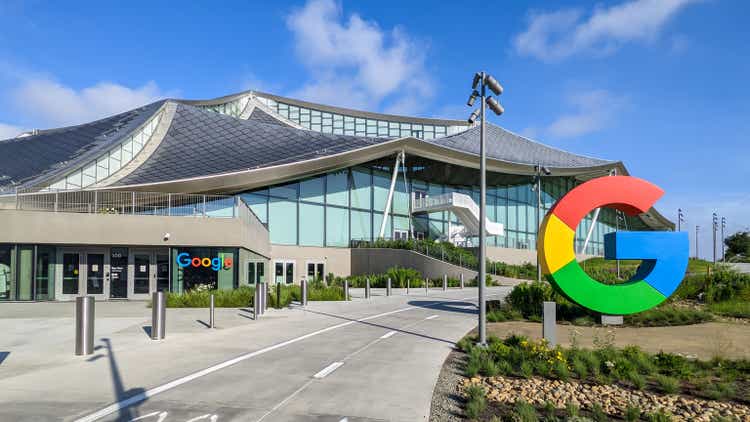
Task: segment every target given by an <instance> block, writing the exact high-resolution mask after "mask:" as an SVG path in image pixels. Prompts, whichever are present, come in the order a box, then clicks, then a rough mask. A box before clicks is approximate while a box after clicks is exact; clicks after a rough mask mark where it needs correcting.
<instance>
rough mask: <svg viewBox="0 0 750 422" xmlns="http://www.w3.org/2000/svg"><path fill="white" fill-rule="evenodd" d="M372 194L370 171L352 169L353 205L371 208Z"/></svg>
mask: <svg viewBox="0 0 750 422" xmlns="http://www.w3.org/2000/svg"><path fill="white" fill-rule="evenodd" d="M371 195H372V189H371V180H370V173H369V172H367V173H365V172H364V171H361V170H352V207H356V208H364V209H368V210H369V209H370V204H371V202H372V201H371V200H370V199H371V198H370V197H371ZM352 229H353V227H352Z"/></svg>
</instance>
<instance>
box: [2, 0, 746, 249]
mask: <svg viewBox="0 0 750 422" xmlns="http://www.w3.org/2000/svg"><path fill="white" fill-rule="evenodd" d="M469 6H470V4H469V3H464V4H458V3H449V2H434V1H430V2H427V1H409V2H403V1H398V2H395V1H393V2H391V1H378V2H371V1H361V2H355V1H338V2H337V1H334V0H307V1H305V0H300V1H291V2H286V1H274V2H268V1H264V2H255V1H237V2H233V1H225V2H180V3H174V2H146V1H129V2H101V1H96V2H94V1H91V2H86V1H80V2H51V1H50V2H42V1H15V0H4V1H3V2H0V28H2V29H0V139H4V138H8V137H12V136H15V135H16V134H18V133H19V132H21V131H24V130H29V129H33V128H49V127H57V126H62V125H70V124H78V123H83V122H86V121H91V120H94V119H97V118H99V117H103V116H106V115H111V114H115V113H118V112H121V111H124V110H127V109H130V108H134V107H137V106H140V105H142V104H146V103H148V102H151V101H154V100H156V99H159V98H164V97H173V98H188V99H208V98H214V97H219V96H223V95H227V94H230V93H235V92H238V91H242V90H246V89H257V90H261V91H269V92H273V93H276V94H279V95H284V96H291V97H294V98H298V99H304V100H309V101H314V102H322V103H326V104H331V105H338V106H343V107H352V108H358V109H366V110H371V111H380V112H387V113H397V114H409V115H417V116H424V117H445V118H456V119H464V118H466V117H467V116H468V114H470V112H471V110H470V109H469V108H468V107H467V106H466V104H465V102H466V99H467V97H468V94H469V93H470V85H471V79H472V76H473V74H474V72H476V71H479V70H485V71H487V72H489V73H490V74H492V75H493V76H495V78H496V79H497V80H499V81H500V82H501V84H503V86H504V88H505V92H504V93H503V94H502V96H501V98H500V102H501V103H502V104H503V106H504V107H505V113H504V114H503V115H502V116H500V117H497V116H493V117H492V118H491V120H492V122H493V123H495V124H498V125H501V126H503V127H505V128H506V129H509V130H511V131H514V132H517V133H520V134H523V135H525V136H528V137H531V138H533V139H535V140H538V141H540V142H543V143H546V144H548V145H552V146H555V147H558V148H562V149H564V150H568V151H572V152H575V153H578V154H584V155H590V156H595V157H600V158H606V159H612V160H621V161H623V162H624V163H625V165H626V167H627V168H628V170H629V171H630V173H631V174H632V175H634V176H638V177H642V178H644V179H646V180H649V181H651V182H653V183H656V184H657V185H659V186H660V187H662V188H663V189H664V190H665V191H666V194H665V196H664V197H663V198H662V199H661V200H660V201H659V202H658V203H657V205H656V207H657V209H658V210H660V211H661V212H662V213H663V214H664V215H666V216H667V217H668V218H670V219H671V220H672V221H676V218H677V209H678V208H682V210H683V212H684V214H685V220H686V221H685V222H684V223H683V229H685V230H689V231H690V233H691V255H694V253H695V239H694V234H695V227H696V225H699V226H700V232H699V238H698V239H699V242H698V243H699V249H700V255H701V257H704V258H711V246H712V245H711V242H712V241H711V238H712V230H711V214H712V213H713V212H716V213H717V214H718V215H719V216H725V217H726V219H727V229H726V230H725V233H726V234H729V233H734V232H736V231H739V230H748V227H749V226H750V211H748V206H749V205H750V186H749V185H750V139H748V134H750V77H749V76H748V75H750V54H748V52H750V26H749V25H747V17H748V16H750V2H746V1H742V0H614V1H598V2H588V1H567V2H550V1H546V2H545V1H528V2H489V3H487V2H485V3H477V4H476V5H474V6H472V7H469Z"/></svg>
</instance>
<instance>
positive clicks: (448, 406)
mask: <svg viewBox="0 0 750 422" xmlns="http://www.w3.org/2000/svg"><path fill="white" fill-rule="evenodd" d="M464 356H465V355H464V354H463V353H461V352H460V351H457V350H453V351H452V352H451V353H450V354H449V355H448V357H447V358H445V362H444V363H443V368H442V369H441V370H440V375H439V376H438V380H437V383H436V384H435V390H434V391H433V392H432V405H431V406H430V421H439V422H458V421H464V420H465V418H464V412H463V403H464V400H463V397H461V396H460V395H459V392H458V388H459V384H460V383H461V382H462V381H463V379H464V377H463V375H462V374H461V367H462V364H463V360H464Z"/></svg>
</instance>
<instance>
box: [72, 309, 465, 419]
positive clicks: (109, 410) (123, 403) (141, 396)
mask: <svg viewBox="0 0 750 422" xmlns="http://www.w3.org/2000/svg"><path fill="white" fill-rule="evenodd" d="M467 299H471V298H466V299H458V300H467ZM455 301H456V299H451V300H444V301H442V302H435V303H433V304H430V305H427V306H423V307H418V306H409V307H406V308H401V309H395V310H393V311H389V312H383V313H381V314H377V315H371V316H368V317H364V318H360V319H356V320H352V321H347V322H342V323H340V324H336V325H332V326H330V327H326V328H323V329H320V330H317V331H313V332H311V333H308V334H305V335H303V336H300V337H295V338H293V339H290V340H286V341H283V342H281V343H276V344H274V345H272V346H268V347H266V348H263V349H260V350H256V351H254V352H250V353H245V354H242V355H240V356H237V357H236V358H233V359H229V360H227V361H224V362H221V363H218V364H216V365H214V366H210V367H208V368H205V369H202V370H200V371H198V372H194V373H192V374H189V375H186V376H184V377H182V378H178V379H176V380H173V381H170V382H168V383H166V384H162V385H160V386H157V387H154V388H150V389H148V390H146V391H144V392H142V393H138V394H136V395H134V396H131V397H128V398H126V399H124V400H120V401H118V402H116V403H113V404H111V405H109V406H107V407H105V408H103V409H101V410H98V411H96V412H94V413H91V414H89V415H87V416H84V417H82V418H80V419H77V420H76V422H93V421H95V420H98V419H101V418H103V417H105V416H108V415H111V414H113V413H115V412H117V411H119V410H120V409H124V408H126V407H128V406H132V405H134V404H136V403H140V402H142V401H144V400H147V399H149V398H151V397H154V396H156V395H157V394H160V393H163V392H165V391H168V390H171V389H173V388H175V387H179V386H180V385H182V384H186V383H188V382H190V381H193V380H196V379H198V378H201V377H205V376H206V375H209V374H212V373H214V372H216V371H219V370H222V369H224V368H226V367H228V366H232V365H235V364H237V363H239V362H242V361H245V360H247V359H251V358H254V357H256V356H260V355H262V354H265V353H268V352H271V351H273V350H276V349H280V348H282V347H286V346H289V345H290V344H294V343H297V342H300V341H302V340H306V339H308V338H311V337H315V336H317V335H320V334H323V333H327V332H329V331H333V330H337V329H339V328H343V327H347V326H349V325H352V324H356V323H358V322H364V321H368V320H371V319H376V318H381V317H384V316H388V315H393V314H398V313H401V312H405V311H413V310H416V309H424V308H428V307H432V306H439V305H442V304H444V303H450V302H455Z"/></svg>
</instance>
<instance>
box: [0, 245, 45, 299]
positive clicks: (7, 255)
mask: <svg viewBox="0 0 750 422" xmlns="http://www.w3.org/2000/svg"><path fill="white" fill-rule="evenodd" d="M55 262H56V248H54V247H49V246H33V245H0V301H8V300H51V299H54V297H55V267H56V265H55Z"/></svg>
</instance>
